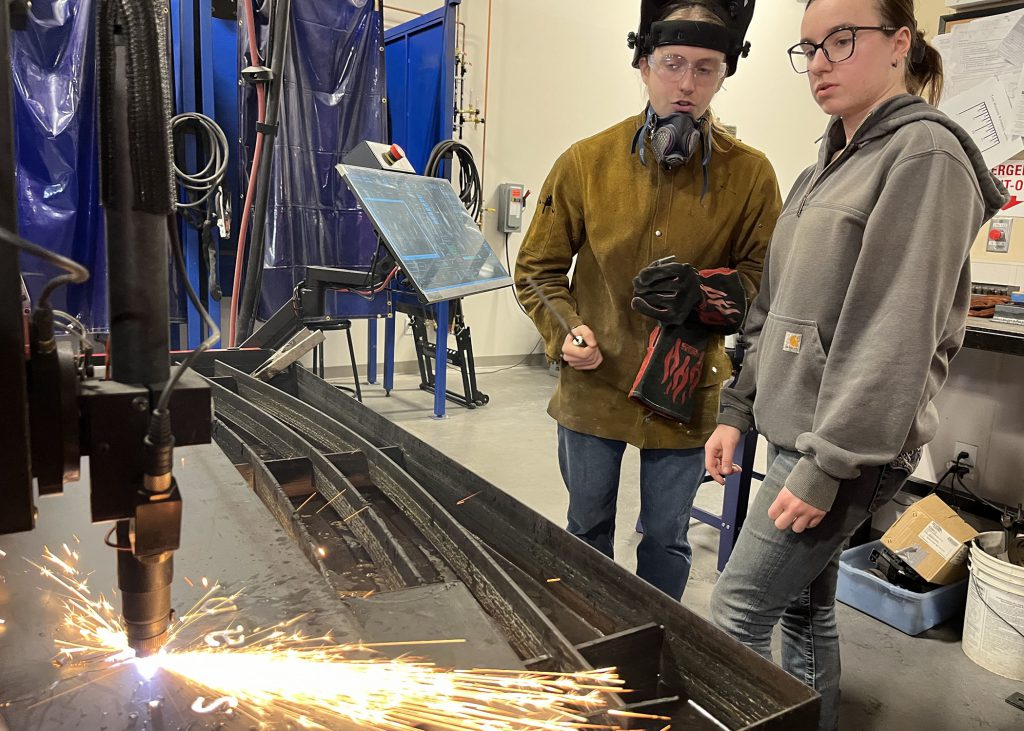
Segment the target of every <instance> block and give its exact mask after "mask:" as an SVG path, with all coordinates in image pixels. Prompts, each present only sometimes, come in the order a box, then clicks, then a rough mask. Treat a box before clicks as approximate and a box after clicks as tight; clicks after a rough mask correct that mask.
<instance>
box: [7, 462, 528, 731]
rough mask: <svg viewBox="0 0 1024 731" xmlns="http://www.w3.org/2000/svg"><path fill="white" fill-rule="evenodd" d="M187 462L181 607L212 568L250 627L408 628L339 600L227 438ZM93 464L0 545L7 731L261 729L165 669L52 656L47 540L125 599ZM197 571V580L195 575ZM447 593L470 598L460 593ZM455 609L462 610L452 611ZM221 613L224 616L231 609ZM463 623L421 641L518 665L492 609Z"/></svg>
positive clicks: (434, 629)
mask: <svg viewBox="0 0 1024 731" xmlns="http://www.w3.org/2000/svg"><path fill="white" fill-rule="evenodd" d="M176 459H177V460H178V464H176V465H175V474H176V476H177V479H178V481H179V484H180V485H181V488H182V494H183V496H184V511H185V512H184V520H183V535H182V548H181V550H179V551H178V552H177V553H176V554H175V584H174V594H173V603H174V606H175V608H176V609H177V610H179V611H183V610H187V609H188V608H189V607H190V606H191V605H192V604H193V603H194V602H195V601H196V600H197V599H198V598H199V597H200V596H202V594H203V589H202V584H201V579H202V577H207V578H208V579H209V580H210V581H211V582H212V581H218V582H219V583H220V584H221V585H222V586H223V588H224V593H230V592H234V591H239V590H244V593H243V595H242V597H241V598H240V599H239V600H238V603H239V605H240V607H241V609H242V615H241V617H242V618H243V620H244V622H245V623H246V624H247V625H249V626H267V625H269V624H273V623H274V622H277V621H281V620H284V619H288V618H290V617H293V616H295V615H296V614H299V613H302V612H308V613H309V614H308V616H307V617H305V618H304V619H303V620H302V623H301V627H302V628H303V629H304V630H305V631H306V632H307V633H309V634H314V635H315V634H321V633H325V632H328V631H330V632H332V634H333V636H334V637H335V638H336V639H337V640H338V641H340V642H348V641H360V640H362V641H367V642H373V641H385V640H391V639H393V638H394V637H395V636H396V635H395V632H396V631H401V630H402V629H403V627H402V625H403V623H402V622H398V621H397V618H396V622H394V623H392V622H390V621H389V620H388V619H387V618H386V617H384V616H377V615H375V614H374V613H373V611H372V607H373V604H372V602H371V601H370V600H367V601H366V602H361V603H360V608H359V615H360V616H358V617H357V616H356V613H355V612H353V611H352V609H351V608H350V606H349V605H348V604H347V603H346V602H343V601H341V600H340V599H338V598H337V597H335V596H334V594H333V593H332V592H331V590H330V589H329V588H328V586H327V584H326V583H325V582H324V580H323V578H322V577H321V576H320V575H319V574H317V573H316V571H315V570H314V569H313V567H312V566H311V565H310V564H309V563H308V561H307V560H306V558H305V557H304V556H303V555H302V553H301V552H300V551H299V549H298V548H297V547H296V546H295V545H294V544H293V543H292V542H291V540H290V539H289V538H288V537H287V536H286V535H285V533H284V532H283V531H282V530H281V529H280V528H279V527H278V525H277V523H276V522H275V521H274V520H273V518H272V517H271V515H270V513H269V512H268V511H267V510H266V508H265V507H264V506H263V504H262V503H261V502H260V500H259V499H258V498H257V497H256V496H255V495H254V494H253V493H252V492H251V491H250V490H249V489H248V487H247V486H246V485H245V483H244V482H243V481H242V478H241V476H240V475H239V474H238V472H237V471H236V470H235V468H234V467H233V466H232V465H231V463H230V462H229V461H228V460H227V458H226V457H225V456H224V454H223V453H222V452H221V451H220V450H219V449H218V448H217V447H215V446H210V445H207V446H201V447H190V448H185V449H181V450H178V451H177V452H176ZM86 467H87V465H86V464H83V468H84V469H83V481H82V482H81V483H78V484H77V485H72V486H69V487H68V489H67V491H66V493H65V495H63V496H60V497H54V498H44V499H43V500H41V501H40V504H39V508H40V516H39V524H38V528H37V529H36V530H35V531H34V532H31V533H22V534H17V535H8V536H0V550H2V551H4V552H5V553H6V557H4V558H0V619H3V620H4V624H3V625H0V731H6V730H5V729H4V722H5V721H6V724H7V726H8V727H9V728H10V729H11V731H21V730H22V729H81V730H83V731H84V730H86V729H88V730H89V731H97V730H99V731H107V730H108V729H109V731H117V730H120V729H133V730H136V731H137V730H139V729H152V730H153V731H160V730H161V729H168V730H169V729H185V728H187V729H190V730H191V731H199V730H200V729H214V728H223V729H235V728H238V729H248V728H250V727H251V726H252V720H251V719H249V718H245V717H243V716H239V715H235V716H225V715H223V714H214V715H213V716H212V717H211V716H200V715H197V714H194V713H193V712H192V711H191V710H189V709H190V706H191V705H192V703H193V701H195V699H196V697H197V695H199V692H198V690H197V689H196V688H193V687H188V686H187V684H185V683H184V682H182V681H180V680H177V679H175V678H173V677H167V676H166V675H165V674H164V673H160V674H158V675H157V676H156V678H154V679H153V680H152V681H149V682H146V681H143V680H141V678H140V677H139V676H138V674H137V672H136V671H135V670H134V668H131V667H126V668H125V669H124V670H120V671H117V672H115V673H113V674H109V675H104V673H106V672H107V671H106V670H100V671H99V672H93V673H91V674H89V675H86V676H80V675H79V676H77V677H68V676H74V675H75V673H71V672H69V671H68V670H67V669H59V668H57V667H56V666H54V665H53V663H52V662H51V659H52V658H53V656H54V655H55V648H54V644H53V638H54V636H55V629H56V627H57V626H58V624H59V622H60V618H61V616H62V609H61V606H60V602H59V600H58V598H57V595H56V593H55V592H54V591H53V590H52V589H53V588H54V587H50V586H47V584H46V583H45V579H43V578H42V577H40V576H39V572H38V570H36V569H34V568H33V567H32V566H31V565H29V564H28V563H27V562H26V561H25V560H24V559H25V558H28V559H31V560H34V561H36V560H38V558H39V556H40V555H41V554H42V551H43V547H44V546H49V547H50V549H51V550H53V551H55V552H57V553H60V552H62V551H63V548H62V544H64V543H67V544H68V546H69V547H70V548H72V550H76V551H78V552H79V553H80V556H81V558H80V562H79V566H80V567H81V568H82V569H83V570H86V571H91V572H93V573H92V576H91V577H90V579H89V582H88V583H89V586H90V588H91V589H92V590H93V591H94V592H97V593H98V592H99V591H103V592H104V593H105V594H106V595H107V596H108V597H111V598H112V600H113V601H114V602H115V604H116V603H117V602H116V600H114V599H113V597H116V596H117V592H116V583H117V582H116V567H115V557H114V551H113V549H111V548H107V547H105V546H104V545H103V537H104V535H105V534H106V532H107V530H108V529H109V526H106V525H90V524H89V523H88V515H89V509H88V505H89V496H88V488H87V485H88V482H87V479H88V477H87V470H86V469H85V468H86ZM75 536H77V537H78V538H79V539H80V542H76V541H75ZM186 576H187V577H189V578H190V580H191V581H192V582H193V583H194V584H195V587H194V588H190V587H189V586H188V585H187V583H185V581H184V577H186ZM462 591H463V592H464V589H462ZM445 593H447V594H450V595H451V596H452V597H456V598H457V597H458V596H459V592H458V591H455V592H445ZM397 599H398V597H397V596H396V597H395V599H388V598H385V597H381V598H380V599H378V600H377V601H378V602H380V603H383V604H388V603H392V604H393V602H394V601H395V600H397ZM435 603H436V602H435ZM455 606H458V607H459V608H458V609H457V610H455V609H453V608H454V607H455ZM431 611H440V612H441V613H442V614H441V616H448V617H449V618H458V617H460V616H465V614H466V613H469V614H472V613H473V612H474V611H479V610H478V608H474V607H466V606H464V603H462V602H455V601H454V600H453V603H452V604H450V605H445V606H442V607H435V608H434V609H432V610H431ZM445 612H447V614H445ZM216 621H217V622H218V623H220V624H221V625H223V624H224V619H223V618H218V619H217V620H216ZM481 622H482V623H481ZM405 624H406V625H407V623H405ZM463 625H464V623H463V622H461V621H459V620H458V619H453V620H452V622H451V623H450V628H449V627H446V626H445V624H444V623H435V624H429V623H420V624H419V625H418V626H417V629H419V630H420V631H419V632H418V635H417V636H416V638H415V639H421V640H431V639H451V638H452V634H451V632H452V631H455V630H459V637H464V638H466V639H467V640H468V641H467V643H466V644H464V645H458V646H443V647H445V648H446V649H445V650H444V654H443V657H437V661H438V662H439V663H442V664H452V665H455V664H458V665H462V666H474V665H477V666H478V663H476V662H474V660H476V659H478V658H479V657H484V658H486V660H487V661H488V664H490V665H492V666H493V665H495V664H499V665H500V664H502V663H501V658H502V657H504V658H505V660H510V662H508V663H506V666H514V665H515V662H514V657H515V656H514V655H511V651H510V650H508V648H507V646H505V647H504V649H503V650H502V651H501V652H498V651H496V650H495V649H494V648H495V646H500V645H501V644H502V640H501V638H500V637H499V636H498V634H497V632H496V631H495V630H494V629H493V628H492V627H490V626H489V624H488V620H487V619H486V617H483V618H482V620H481V619H480V618H476V619H475V620H474V621H473V622H472V625H473V626H474V627H475V628H476V629H475V630H474V633H473V636H472V637H467V634H466V631H465V626H463ZM404 629H405V630H408V629H409V628H408V627H407V626H406V627H405V628H404ZM410 638H411V636H410V635H409V634H408V632H407V631H402V632H401V639H410ZM453 647H454V648H459V649H453ZM435 649H436V648H435V647H432V646H422V647H416V646H403V647H401V648H399V649H396V650H394V651H393V652H392V654H394V655H399V654H412V655H416V656H419V657H425V658H428V659H434V658H435V654H436V653H435ZM510 656H511V659H510ZM442 661H444V662H442ZM86 683H88V685H87V684H86ZM156 699H162V703H161V704H160V707H159V708H158V709H151V708H150V701H152V700H156ZM41 701H42V702H41ZM154 710H155V712H154ZM272 720H276V723H275V725H274V728H289V727H290V726H289V724H288V723H286V722H284V721H282V720H281V719H272Z"/></svg>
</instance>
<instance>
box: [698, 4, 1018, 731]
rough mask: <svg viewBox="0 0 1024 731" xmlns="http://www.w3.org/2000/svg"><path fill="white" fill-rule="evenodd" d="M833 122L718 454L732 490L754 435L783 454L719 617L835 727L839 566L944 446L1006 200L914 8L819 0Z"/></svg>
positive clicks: (816, 14) (785, 229)
mask: <svg viewBox="0 0 1024 731" xmlns="http://www.w3.org/2000/svg"><path fill="white" fill-rule="evenodd" d="M789 53H790V58H791V59H792V62H793V68H794V69H795V70H796V71H797V72H798V73H802V74H807V78H808V81H809V82H810V87H811V93H812V94H813V96H814V100H815V101H816V102H817V103H818V105H819V106H820V107H821V108H822V110H824V111H825V112H827V113H828V114H830V115H832V120H831V122H830V123H829V125H828V128H827V130H826V133H825V135H824V137H823V140H822V144H821V150H820V154H819V157H818V162H817V164H815V165H813V166H811V167H809V168H808V169H807V170H806V171H804V173H803V174H802V175H801V176H800V177H799V178H798V179H797V181H796V183H795V184H794V186H793V190H792V192H791V193H790V195H789V199H788V201H787V202H786V206H785V208H784V209H783V212H782V216H781V218H780V219H779V225H778V228H777V229H776V231H775V236H774V238H773V239H772V245H771V255H770V257H769V261H768V262H766V266H765V277H764V282H763V284H762V287H761V292H760V294H759V295H758V297H757V299H756V300H755V301H754V303H753V305H752V307H751V311H750V316H749V318H748V320H747V324H746V326H745V333H746V337H747V340H748V342H750V343H751V348H750V349H749V350H748V351H747V356H746V359H745V361H744V365H743V372H742V373H741V374H740V379H739V381H738V383H737V384H736V386H735V387H734V388H731V389H727V390H726V391H725V393H724V395H723V404H724V410H723V412H722V415H721V417H720V418H719V423H720V424H721V426H720V427H719V428H718V429H717V430H716V431H715V433H714V435H713V436H712V437H711V439H710V440H709V441H708V444H707V468H708V471H709V472H710V473H711V474H712V476H714V477H715V478H716V479H717V480H718V481H719V482H722V481H723V476H724V475H727V474H729V473H730V472H731V471H732V470H733V464H732V456H733V451H734V450H735V448H736V445H737V443H738V442H739V439H740V435H741V433H742V432H745V431H746V430H748V429H750V428H751V427H752V426H753V425H755V424H756V426H757V429H758V430H759V431H760V432H761V434H763V435H764V436H765V438H766V439H767V440H768V442H769V443H770V444H771V448H770V450H769V455H768V458H769V468H768V473H767V475H766V478H765V480H764V482H763V484H762V485H761V488H760V490H759V491H758V493H757V496H756V498H755V500H754V503H753V505H752V506H751V508H750V512H749V515H748V518H747V521H746V523H745V524H744V526H743V532H742V533H741V534H740V537H739V543H738V544H737V546H736V549H735V550H734V551H733V554H732V557H731V558H730V560H729V564H728V565H727V566H726V568H725V571H724V572H723V574H722V576H721V578H720V579H719V581H718V583H717V585H716V587H715V591H714V595H713V598H712V605H711V610H712V617H713V618H714V620H715V621H716V622H717V623H718V624H719V625H721V626H722V628H724V629H725V630H726V631H727V632H729V633H730V634H732V635H733V636H734V637H736V638H737V639H739V640H740V641H742V642H744V643H745V644H747V645H749V646H750V647H752V648H753V649H754V650H756V651H757V652H759V653H760V654H761V655H763V656H765V657H767V658H769V659H770V658H771V647H770V644H771V636H772V629H773V628H774V626H775V625H776V624H777V623H779V622H781V624H782V664H783V666H784V667H785V668H786V669H787V670H788V671H789V672H791V673H792V674H794V675H796V676H797V677H798V678H800V679H801V680H803V681H804V682H806V683H807V684H809V685H811V686H813V687H814V688H816V689H817V690H818V691H819V692H820V693H821V696H822V714H821V722H820V728H821V729H824V730H826V731H831V730H832V729H834V728H836V725H837V722H838V709H839V674H840V662H839V635H838V631H837V629H836V617H835V592H836V579H837V573H838V562H839V553H840V552H841V550H842V548H843V545H844V544H845V543H846V541H847V540H848V539H849V537H850V536H851V535H852V534H853V532H854V531H855V530H856V529H857V528H858V527H859V526H860V525H861V524H862V523H863V522H864V521H865V520H868V519H869V518H870V515H871V514H872V513H873V512H874V511H875V510H876V509H877V508H878V507H880V506H881V505H883V504H884V503H886V502H888V501H889V499H890V498H891V497H892V496H893V495H894V494H895V493H896V492H897V491H898V490H899V488H900V487H901V485H902V484H903V482H904V480H905V479H906V478H907V476H908V475H909V474H910V473H911V472H913V470H914V467H915V465H916V463H917V460H918V458H919V448H920V447H921V446H922V445H924V444H926V443H927V442H928V441H929V440H930V439H931V438H932V436H934V434H935V429H936V426H937V424H938V417H937V414H936V410H935V406H934V405H933V403H932V400H933V399H934V398H935V394H936V393H937V392H938V390H939V388H940V387H941V386H942V383H943V381H944V380H945V378H946V372H947V368H948V365H949V360H950V359H951V358H952V357H953V356H954V355H955V354H956V352H957V350H958V349H959V348H960V345H961V343H962V341H963V337H964V327H965V322H966V319H967V309H968V305H969V302H970V291H971V273H970V258H969V256H970V249H971V244H972V242H973V240H974V237H975V235H976V234H977V232H978V229H979V228H980V227H981V225H982V222H983V221H984V220H986V219H987V218H989V217H990V216H992V214H993V213H995V212H996V211H998V210H999V209H1000V208H1001V207H1002V206H1003V205H1004V204H1005V202H1006V199H1007V198H1006V190H1005V189H1004V188H1003V187H1002V185H1001V184H1000V183H999V182H998V181H997V180H996V179H995V178H994V177H993V176H992V174H991V173H990V172H989V169H988V168H989V166H988V165H987V164H986V163H985V161H984V159H983V157H982V155H981V153H980V151H979V150H978V148H977V147H976V146H975V144H974V142H972V141H971V139H970V137H969V136H968V135H967V133H966V132H964V130H962V129H961V128H960V127H959V126H957V125H956V124H955V123H954V122H952V121H950V120H949V119H948V118H947V117H946V116H945V115H944V114H942V113H941V112H939V111H937V110H936V109H934V108H933V107H932V106H931V105H930V104H928V103H926V102H925V101H924V100H923V99H921V98H920V97H918V96H913V95H912V94H916V93H918V92H921V91H925V92H927V93H928V96H929V97H930V98H931V100H932V101H933V102H934V101H935V99H936V98H937V96H938V93H939V91H940V90H941V86H942V61H941V58H940V56H939V54H938V52H937V51H936V50H935V49H934V48H932V47H930V46H929V45H928V44H927V42H926V41H925V39H924V35H923V34H922V33H921V32H920V31H919V30H918V28H917V22H916V21H915V19H914V3H913V0H811V2H809V3H808V4H807V10H806V12H805V14H804V17H803V22H802V27H801V40H800V42H799V43H797V44H796V45H794V46H793V47H792V48H791V49H790V51H789Z"/></svg>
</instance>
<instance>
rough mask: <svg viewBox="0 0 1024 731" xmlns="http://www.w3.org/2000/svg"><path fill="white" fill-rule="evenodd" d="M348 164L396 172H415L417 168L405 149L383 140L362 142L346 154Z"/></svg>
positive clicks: (345, 159) (345, 160)
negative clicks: (382, 141) (384, 142)
mask: <svg viewBox="0 0 1024 731" xmlns="http://www.w3.org/2000/svg"><path fill="white" fill-rule="evenodd" d="M344 163H345V164H346V165H356V166H358V167H361V168H370V169H371V170H390V171H391V172H395V173H415V172H416V169H415V168H414V167H413V166H412V163H411V162H409V158H407V157H406V156H405V150H403V149H402V148H401V147H399V146H398V145H385V144H383V143H381V142H369V141H365V142H360V143H359V144H358V145H356V146H355V147H353V148H352V149H351V150H350V151H349V152H348V154H347V155H345V158H344Z"/></svg>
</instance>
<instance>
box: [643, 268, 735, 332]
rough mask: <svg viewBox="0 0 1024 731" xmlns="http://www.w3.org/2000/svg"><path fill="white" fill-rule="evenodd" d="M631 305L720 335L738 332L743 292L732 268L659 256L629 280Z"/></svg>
mask: <svg viewBox="0 0 1024 731" xmlns="http://www.w3.org/2000/svg"><path fill="white" fill-rule="evenodd" d="M630 305H631V307H632V308H633V309H634V310H636V311H637V312H639V313H640V314H641V315H646V316H647V317H650V318H653V319H655V320H657V321H658V322H661V323H663V324H666V325H681V324H683V323H684V322H685V323H688V324H690V325H693V326H694V327H697V328H700V327H703V328H705V329H706V330H708V331H710V332H713V333H717V334H720V335H728V334H730V333H735V332H738V331H739V329H740V327H741V326H742V325H743V318H744V317H745V316H746V313H747V295H746V291H745V290H744V289H743V282H742V281H741V280H740V276H739V274H738V273H737V272H736V270H735V269H704V270H701V271H697V269H696V268H695V267H694V266H692V265H691V264H680V263H677V262H675V261H671V260H665V259H659V260H658V261H656V262H654V263H653V264H651V265H649V266H647V267H645V268H644V269H642V270H641V271H640V273H639V274H638V275H637V276H636V278H634V279H633V300H632V302H631V303H630Z"/></svg>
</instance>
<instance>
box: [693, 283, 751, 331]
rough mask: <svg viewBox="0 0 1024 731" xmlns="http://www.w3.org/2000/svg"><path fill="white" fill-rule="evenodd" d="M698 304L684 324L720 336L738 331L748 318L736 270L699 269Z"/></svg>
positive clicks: (744, 292) (743, 293)
mask: <svg viewBox="0 0 1024 731" xmlns="http://www.w3.org/2000/svg"><path fill="white" fill-rule="evenodd" d="M700 292H701V297H700V301H699V302H698V303H697V306H696V307H694V308H693V311H692V312H691V313H690V317H689V319H688V320H687V323H688V324H690V325H701V326H703V327H704V328H705V329H706V330H708V331H710V332H713V333H717V334H719V335H731V334H732V333H736V332H739V331H740V328H741V327H743V320H744V318H745V317H746V316H747V291H746V290H745V289H744V288H743V280H741V279H740V275H739V273H738V272H737V271H736V270H735V269H702V270H701V271H700Z"/></svg>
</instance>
